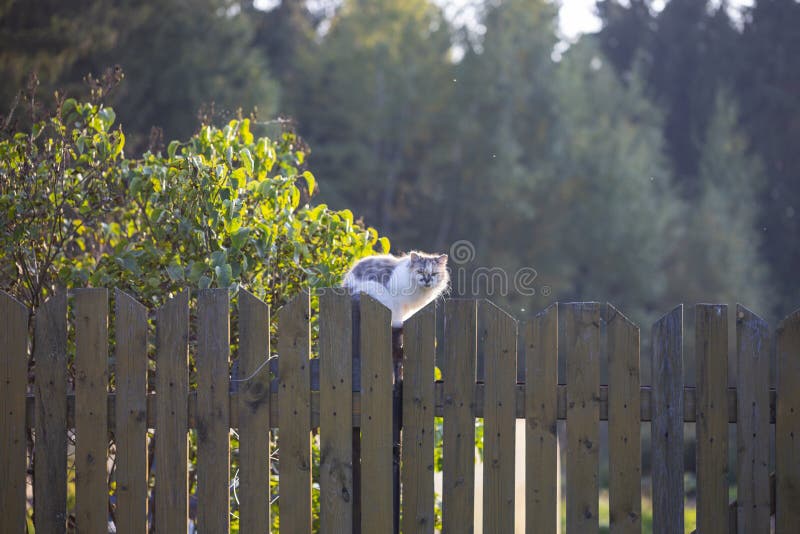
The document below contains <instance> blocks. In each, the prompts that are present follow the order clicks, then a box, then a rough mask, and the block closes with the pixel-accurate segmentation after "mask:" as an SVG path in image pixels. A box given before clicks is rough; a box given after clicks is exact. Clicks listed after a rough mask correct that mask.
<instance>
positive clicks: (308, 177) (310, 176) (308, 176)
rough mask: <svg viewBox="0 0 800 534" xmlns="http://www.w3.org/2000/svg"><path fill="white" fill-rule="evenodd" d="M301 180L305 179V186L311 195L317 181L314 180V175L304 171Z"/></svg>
mask: <svg viewBox="0 0 800 534" xmlns="http://www.w3.org/2000/svg"><path fill="white" fill-rule="evenodd" d="M303 178H305V179H306V185H307V186H308V194H309V195H313V194H314V190H315V189H316V186H317V179H316V178H314V175H313V174H311V171H305V172H304V173H303Z"/></svg>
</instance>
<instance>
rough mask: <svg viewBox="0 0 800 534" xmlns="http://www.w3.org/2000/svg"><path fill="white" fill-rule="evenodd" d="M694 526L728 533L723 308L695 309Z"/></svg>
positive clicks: (706, 306) (705, 306) (725, 313)
mask: <svg viewBox="0 0 800 534" xmlns="http://www.w3.org/2000/svg"><path fill="white" fill-rule="evenodd" d="M694 346H695V371H696V374H697V379H696V384H697V389H698V392H699V399H698V403H697V528H698V530H699V531H700V532H704V533H706V532H707V533H709V534H713V533H718V534H723V533H725V534H727V532H728V480H727V477H728V406H727V403H726V401H727V399H726V398H725V395H726V393H727V389H728V307H727V306H725V305H723V304H698V305H697V306H696V308H695V345H694Z"/></svg>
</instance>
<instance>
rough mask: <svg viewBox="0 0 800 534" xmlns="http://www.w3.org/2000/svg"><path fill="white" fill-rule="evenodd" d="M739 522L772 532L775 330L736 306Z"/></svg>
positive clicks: (742, 527)
mask: <svg viewBox="0 0 800 534" xmlns="http://www.w3.org/2000/svg"><path fill="white" fill-rule="evenodd" d="M736 353H737V360H738V364H739V365H738V367H739V373H738V385H737V389H736V393H737V394H736V405H737V415H736V420H737V423H736V441H737V454H736V458H737V470H738V474H737V485H738V491H737V495H736V500H737V523H738V529H739V532H741V533H742V534H747V533H748V532H769V528H770V517H769V516H770V498H769V495H770V487H769V435H770V427H769V329H768V326H767V323H766V321H764V320H763V319H761V318H760V317H759V316H757V315H756V314H754V313H753V312H751V311H750V310H748V309H747V308H745V307H744V306H742V305H741V304H740V305H737V306H736Z"/></svg>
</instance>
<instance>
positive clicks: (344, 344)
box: [319, 290, 353, 534]
mask: <svg viewBox="0 0 800 534" xmlns="http://www.w3.org/2000/svg"><path fill="white" fill-rule="evenodd" d="M352 331H353V322H352V305H351V297H350V295H348V294H340V292H337V291H333V290H325V291H324V292H323V293H322V294H320V296H319V412H320V413H319V423H320V425H319V426H320V465H319V487H320V495H319V500H320V518H319V519H320V531H321V532H323V533H326V532H327V533H330V534H337V533H339V532H351V531H352V530H353V441H352V434H351V422H352V420H353V391H352V390H353V384H352V382H353V379H352V367H353V364H352V362H353V339H352V336H353V332H352Z"/></svg>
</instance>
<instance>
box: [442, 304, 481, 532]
mask: <svg viewBox="0 0 800 534" xmlns="http://www.w3.org/2000/svg"><path fill="white" fill-rule="evenodd" d="M444 336H445V338H444V362H443V369H442V378H443V379H444V386H443V403H444V406H443V408H442V414H443V416H444V421H443V426H444V428H443V442H442V447H443V450H442V481H443V482H442V526H443V529H444V530H443V532H445V533H453V534H456V533H466V534H469V533H471V532H474V524H473V514H474V506H475V417H474V415H473V414H474V412H475V407H474V404H475V365H476V360H477V340H478V337H477V303H476V302H475V301H474V300H456V299H454V300H448V301H446V303H445V325H444Z"/></svg>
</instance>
